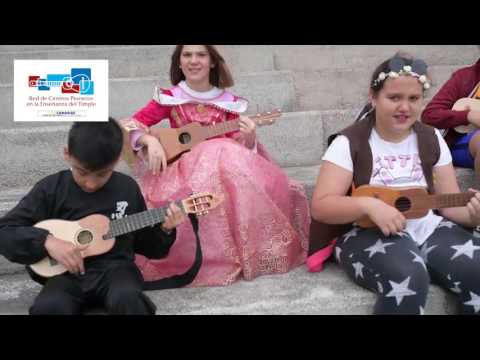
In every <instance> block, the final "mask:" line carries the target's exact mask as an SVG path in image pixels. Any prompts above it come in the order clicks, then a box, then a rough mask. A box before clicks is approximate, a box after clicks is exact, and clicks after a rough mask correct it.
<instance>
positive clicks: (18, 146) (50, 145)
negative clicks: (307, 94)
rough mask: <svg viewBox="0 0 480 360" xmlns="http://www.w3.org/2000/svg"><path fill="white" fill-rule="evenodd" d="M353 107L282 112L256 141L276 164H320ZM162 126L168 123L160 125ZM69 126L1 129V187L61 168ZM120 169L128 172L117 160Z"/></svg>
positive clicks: (32, 180)
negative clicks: (327, 147)
mask: <svg viewBox="0 0 480 360" xmlns="http://www.w3.org/2000/svg"><path fill="white" fill-rule="evenodd" d="M358 111H359V110H358V109H350V110H329V111H307V112H294V113H285V114H283V115H282V117H281V118H280V119H278V120H277V122H276V123H275V124H274V125H272V126H265V127H261V128H259V129H258V137H259V141H260V142H261V143H262V144H263V145H264V146H265V147H266V149H267V151H268V152H269V154H270V155H271V156H272V158H273V159H274V161H276V163H278V164H279V165H280V166H281V167H284V168H289V167H294V168H296V167H308V166H315V165H318V164H320V162H321V158H322V155H323V153H324V151H325V149H326V142H327V138H328V136H329V135H330V134H332V133H334V132H336V131H338V130H340V129H342V128H344V127H345V126H347V125H348V124H351V123H352V122H353V118H354V117H355V115H356V114H357V113H358ZM162 125H163V126H166V125H167V123H166V122H164V123H162ZM68 129H69V126H67V125H56V126H44V127H32V128H25V127H23V128H16V129H0V143H2V144H4V146H3V148H4V150H3V153H2V157H0V167H1V168H3V169H8V171H6V172H4V173H3V174H2V176H1V178H0V191H1V190H8V189H11V188H16V187H28V186H32V185H33V184H34V183H35V182H37V181H38V180H39V179H41V178H43V177H44V176H47V175H49V174H51V173H53V172H56V171H59V170H61V169H63V168H65V166H66V164H65V162H64V160H63V148H64V146H65V144H66V143H67V133H68ZM121 168H122V169H123V171H126V172H128V168H127V167H126V166H125V164H124V163H123V162H122V163H121Z"/></svg>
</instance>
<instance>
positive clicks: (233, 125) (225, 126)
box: [202, 119, 240, 139]
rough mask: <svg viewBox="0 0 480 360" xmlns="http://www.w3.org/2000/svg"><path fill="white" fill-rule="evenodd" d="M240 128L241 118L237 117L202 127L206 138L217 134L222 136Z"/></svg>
mask: <svg viewBox="0 0 480 360" xmlns="http://www.w3.org/2000/svg"><path fill="white" fill-rule="evenodd" d="M239 129H240V119H235V120H228V121H223V122H219V123H217V124H213V125H209V126H204V127H203V128H202V131H203V135H204V136H205V138H206V139H210V138H213V137H215V136H220V135H224V134H227V133H229V132H232V131H237V130H239Z"/></svg>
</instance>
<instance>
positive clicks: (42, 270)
mask: <svg viewBox="0 0 480 360" xmlns="http://www.w3.org/2000/svg"><path fill="white" fill-rule="evenodd" d="M223 199H224V197H223V195H215V194H211V193H209V192H203V193H197V194H193V195H191V196H189V197H188V198H186V199H184V200H181V201H176V202H175V204H176V205H177V206H178V207H179V208H180V210H181V211H182V212H183V213H184V214H195V215H197V216H203V215H206V214H208V213H209V211H210V210H212V209H214V208H216V207H217V206H218V205H219V204H221V203H222V202H223ZM166 214H167V207H163V208H158V209H150V210H145V211H141V212H139V213H136V214H133V215H132V216H125V217H123V218H121V219H116V220H112V221H110V219H109V218H108V217H106V216H104V215H100V214H94V215H90V216H86V217H84V218H82V219H80V220H77V221H68V220H57V219H52V220H44V221H40V222H39V223H37V224H35V226H34V227H37V228H41V229H45V230H48V231H49V232H50V233H51V234H52V235H53V236H55V237H56V238H58V239H61V240H64V241H67V242H70V243H72V244H73V245H76V246H79V245H88V246H87V247H86V248H85V250H82V257H84V258H86V257H89V256H96V255H101V254H105V253H106V252H108V251H110V250H111V249H112V248H113V246H114V245H115V237H119V236H122V235H124V234H129V233H132V232H134V231H137V230H139V229H143V228H145V227H147V226H153V225H155V224H159V223H162V222H164V221H165V218H166V216H167V215H166ZM104 236H105V239H104ZM30 268H31V269H32V270H33V271H34V272H35V273H37V274H39V275H41V276H43V277H45V278H48V277H52V276H55V275H60V274H63V273H64V272H66V271H67V269H66V268H65V267H64V266H63V265H62V264H59V263H58V262H57V261H56V260H55V259H52V258H51V257H46V258H45V259H42V260H41V261H39V262H37V263H35V264H33V265H30Z"/></svg>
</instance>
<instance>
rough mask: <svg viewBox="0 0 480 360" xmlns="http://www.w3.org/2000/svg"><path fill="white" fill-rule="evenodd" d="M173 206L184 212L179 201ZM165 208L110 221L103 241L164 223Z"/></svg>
mask: <svg viewBox="0 0 480 360" xmlns="http://www.w3.org/2000/svg"><path fill="white" fill-rule="evenodd" d="M175 204H176V205H177V206H178V207H179V208H180V209H181V210H182V211H183V212H185V209H184V208H183V204H182V202H181V201H176V202H175ZM166 211H167V208H166V207H164V208H158V209H150V210H145V211H142V212H139V213H136V214H133V215H129V216H126V217H124V218H122V219H117V220H112V221H110V230H109V231H108V233H106V234H105V235H104V236H103V239H104V240H106V239H111V238H114V237H117V236H121V235H124V234H128V233H131V232H133V231H136V230H140V229H143V228H145V227H148V226H152V225H155V224H158V223H162V222H164V221H165V216H166Z"/></svg>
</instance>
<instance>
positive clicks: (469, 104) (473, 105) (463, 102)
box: [452, 98, 480, 134]
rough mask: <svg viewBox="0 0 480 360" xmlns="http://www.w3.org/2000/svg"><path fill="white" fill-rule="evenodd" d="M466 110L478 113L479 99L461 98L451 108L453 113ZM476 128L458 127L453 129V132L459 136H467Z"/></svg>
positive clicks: (479, 108) (471, 126)
mask: <svg viewBox="0 0 480 360" xmlns="http://www.w3.org/2000/svg"><path fill="white" fill-rule="evenodd" d="M467 109H470V110H476V111H480V99H475V98H462V99H459V100H457V102H456V103H455V104H454V105H453V107H452V110H455V111H463V110H467ZM476 128H477V127H476V126H474V125H472V124H469V125H460V126H457V127H456V128H455V131H456V132H458V133H460V134H468V133H469V132H471V131H473V130H475V129H476Z"/></svg>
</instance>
